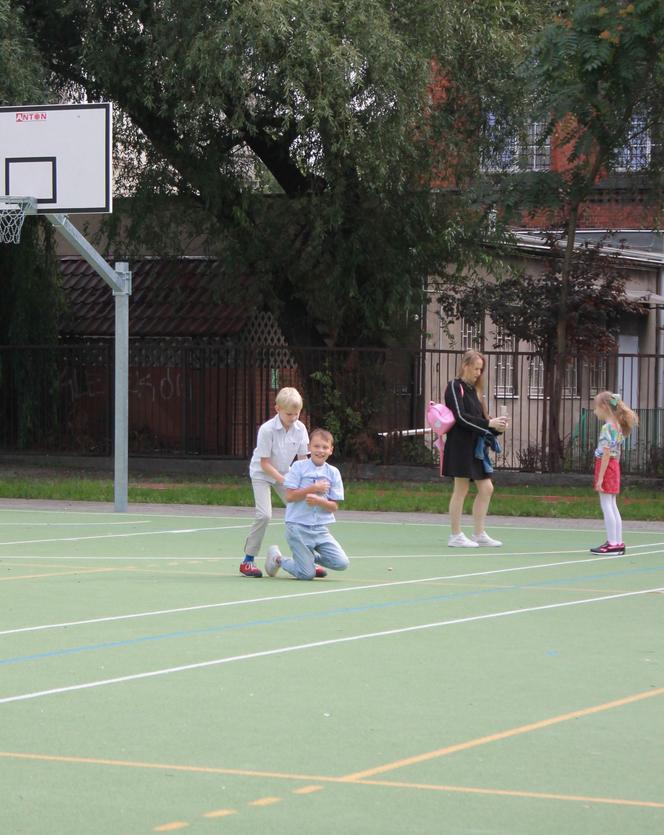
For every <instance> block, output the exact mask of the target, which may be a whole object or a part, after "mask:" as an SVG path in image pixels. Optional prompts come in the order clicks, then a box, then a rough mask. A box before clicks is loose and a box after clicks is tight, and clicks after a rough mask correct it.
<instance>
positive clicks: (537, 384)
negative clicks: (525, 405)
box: [528, 356, 544, 397]
mask: <svg viewBox="0 0 664 835" xmlns="http://www.w3.org/2000/svg"><path fill="white" fill-rule="evenodd" d="M528 397H544V362H543V361H542V357H537V356H533V357H531V358H530V360H529V362H528Z"/></svg>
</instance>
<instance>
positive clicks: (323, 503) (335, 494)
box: [265, 429, 349, 580]
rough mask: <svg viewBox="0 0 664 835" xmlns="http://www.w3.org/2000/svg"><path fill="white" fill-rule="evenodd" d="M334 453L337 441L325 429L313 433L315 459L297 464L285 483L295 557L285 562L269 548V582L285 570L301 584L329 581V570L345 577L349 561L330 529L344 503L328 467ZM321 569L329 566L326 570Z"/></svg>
mask: <svg viewBox="0 0 664 835" xmlns="http://www.w3.org/2000/svg"><path fill="white" fill-rule="evenodd" d="M333 450H334V438H333V437H332V434H331V433H330V432H328V431H327V430H326V429H314V431H313V432H312V433H311V437H310V441H309V452H310V454H311V457H310V458H309V459H307V460H305V461H295V462H294V463H293V465H292V466H291V468H290V470H289V471H288V473H287V475H286V477H285V479H284V485H283V486H284V487H285V488H286V541H287V542H288V544H289V546H290V549H291V552H292V557H284V556H282V554H281V552H280V551H279V548H278V547H277V546H276V545H271V546H270V547H269V548H268V551H267V558H266V560H265V573H266V574H267V575H268V576H269V577H274V575H275V574H276V573H277V571H279V569H280V568H283V569H284V571H287V572H288V573H289V574H292V575H293V577H295V578H296V579H297V580H313V578H314V577H325V576H326V575H327V571H325V568H330V569H332V570H333V571H344V570H345V569H346V568H348V562H349V560H348V557H347V556H346V554H345V553H344V550H343V548H342V547H341V545H339V543H338V542H337V540H336V539H335V538H334V537H333V536H332V534H331V533H330V532H329V530H328V528H327V526H328V525H330V524H332V523H333V522H334V521H335V518H334V511H336V510H338V509H339V506H338V504H337V503H338V502H340V501H342V500H343V498H344V485H343V482H342V480H341V473H340V472H339V470H338V469H337V468H336V467H333V466H332V465H331V464H328V463H327V459H328V458H329V457H330V455H332V452H333ZM322 566H325V568H323V567H322Z"/></svg>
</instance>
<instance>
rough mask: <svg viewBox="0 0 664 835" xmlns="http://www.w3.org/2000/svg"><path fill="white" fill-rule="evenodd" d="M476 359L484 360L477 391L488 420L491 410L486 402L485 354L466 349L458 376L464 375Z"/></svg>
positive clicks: (476, 385)
mask: <svg viewBox="0 0 664 835" xmlns="http://www.w3.org/2000/svg"><path fill="white" fill-rule="evenodd" d="M476 360H482V373H481V374H480V376H479V377H478V378H477V382H476V383H475V391H476V392H477V396H478V397H479V401H480V403H481V405H482V412H483V413H484V417H485V418H486V419H487V420H488V419H489V412H488V411H487V408H486V403H485V402H484V369H485V368H486V360H485V359H484V354H481V353H480V352H479V351H475V350H470V351H466V353H465V354H464V355H463V356H462V357H461V362H460V363H459V370H458V372H457V376H458V377H463V373H464V371H465V370H466V368H467V366H469V365H471V364H472V363H474V362H475V361H476Z"/></svg>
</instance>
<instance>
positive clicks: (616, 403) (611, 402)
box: [590, 391, 639, 554]
mask: <svg viewBox="0 0 664 835" xmlns="http://www.w3.org/2000/svg"><path fill="white" fill-rule="evenodd" d="M594 405H595V415H596V417H597V418H598V419H599V420H600V421H602V428H601V429H600V432H599V440H598V441H597V449H596V450H595V490H596V491H597V492H598V493H599V503H600V507H601V508H602V514H603V516H604V526H605V528H606V542H605V543H604V544H603V545H599V546H598V547H597V548H591V549H590V551H591V553H593V554H624V553H625V543H624V542H623V534H622V518H621V516H620V511H619V510H618V504H617V501H616V496H617V495H618V493H620V451H621V449H622V446H623V444H624V443H625V438H626V437H627V436H628V435H629V433H630V432H631V431H632V429H633V428H634V427H635V426H636V425H637V424H638V422H639V419H638V417H637V415H636V414H635V413H634V412H633V411H632V410H631V409H630V408H629V406H627V404H626V403H625V402H624V401H623V400H622V398H621V397H620V395H619V394H614V393H613V392H611V391H601V392H600V393H599V394H598V395H597V396H596V397H595V404H594Z"/></svg>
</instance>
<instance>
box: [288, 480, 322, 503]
mask: <svg viewBox="0 0 664 835" xmlns="http://www.w3.org/2000/svg"><path fill="white" fill-rule="evenodd" d="M327 489H328V484H327V482H326V481H317V482H315V483H314V484H307V485H305V486H304V487H289V488H288V489H287V490H286V501H287V502H302V501H304V500H305V499H306V498H307V496H311V495H313V494H314V493H326V492H327ZM316 498H319V499H322V498H323V497H322V496H317V497H316Z"/></svg>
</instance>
